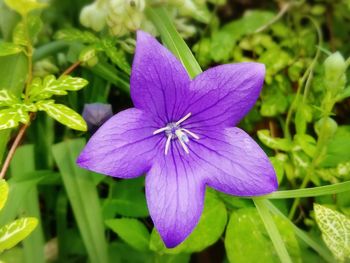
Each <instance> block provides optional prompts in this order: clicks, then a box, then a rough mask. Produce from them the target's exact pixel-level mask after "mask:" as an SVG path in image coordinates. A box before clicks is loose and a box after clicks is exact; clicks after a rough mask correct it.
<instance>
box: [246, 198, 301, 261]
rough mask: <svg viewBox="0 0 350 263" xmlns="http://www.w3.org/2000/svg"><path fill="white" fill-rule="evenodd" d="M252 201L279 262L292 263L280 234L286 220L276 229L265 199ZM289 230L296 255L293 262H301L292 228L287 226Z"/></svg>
mask: <svg viewBox="0 0 350 263" xmlns="http://www.w3.org/2000/svg"><path fill="white" fill-rule="evenodd" d="M253 201H254V204H255V206H256V209H257V211H258V213H259V215H260V218H261V220H262V222H263V223H264V226H265V229H266V231H267V233H268V235H269V237H270V239H271V241H272V244H273V246H274V248H275V251H276V252H277V255H278V257H279V259H280V260H281V262H286V263H287V262H290V263H292V260H291V257H290V255H289V253H288V251H287V248H286V243H287V240H283V239H282V236H281V233H282V231H283V230H287V228H286V227H288V224H286V222H284V223H285V226H284V227H283V228H281V229H278V228H277V225H276V223H275V221H274V220H273V218H272V216H271V214H270V211H269V210H268V208H267V206H266V200H254V199H253ZM289 232H290V234H291V237H293V239H294V240H293V241H295V243H294V242H293V243H294V244H293V246H291V247H292V248H293V250H296V251H297V253H296V254H297V255H296V258H295V259H294V262H301V259H300V251H299V246H298V242H297V241H296V239H295V236H294V233H293V229H291V228H289ZM290 250H291V249H290ZM294 254H295V253H294Z"/></svg>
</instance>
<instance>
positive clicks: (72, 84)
mask: <svg viewBox="0 0 350 263" xmlns="http://www.w3.org/2000/svg"><path fill="white" fill-rule="evenodd" d="M87 84H88V81H87V80H85V79H82V78H75V77H71V76H63V77H61V78H59V79H56V77H55V76H53V75H48V76H46V77H45V78H44V80H41V79H40V78H35V79H34V80H33V81H32V84H31V87H30V97H31V100H36V101H37V100H44V99H48V98H50V97H52V96H53V95H66V94H67V90H70V91H76V90H79V89H81V88H83V87H85V86H86V85H87Z"/></svg>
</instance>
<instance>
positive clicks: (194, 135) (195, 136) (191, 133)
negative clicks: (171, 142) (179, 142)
mask: <svg viewBox="0 0 350 263" xmlns="http://www.w3.org/2000/svg"><path fill="white" fill-rule="evenodd" d="M181 130H182V131H184V132H186V133H188V134H189V135H191V136H192V137H193V138H195V139H197V140H199V136H198V135H197V134H195V133H193V132H191V131H189V130H187V129H185V128H181Z"/></svg>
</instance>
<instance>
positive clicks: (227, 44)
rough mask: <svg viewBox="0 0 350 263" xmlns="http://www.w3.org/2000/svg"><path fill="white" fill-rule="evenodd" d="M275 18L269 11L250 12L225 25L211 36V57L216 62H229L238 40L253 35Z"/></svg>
mask: <svg viewBox="0 0 350 263" xmlns="http://www.w3.org/2000/svg"><path fill="white" fill-rule="evenodd" d="M273 17H274V14H273V13H272V12H269V11H255V10H254V11H248V12H246V13H245V14H244V15H243V17H242V18H240V19H238V20H236V21H232V22H230V23H228V24H226V25H224V26H223V27H222V28H221V29H220V30H219V31H216V32H214V33H213V35H212V36H211V50H210V54H211V57H212V58H213V60H214V61H215V62H222V61H227V60H229V58H230V56H231V53H232V50H233V48H234V46H235V43H236V42H237V40H239V39H240V38H242V37H243V36H244V35H248V34H252V33H254V31H255V30H257V29H258V28H259V27H260V26H261V25H263V24H265V23H267V22H268V21H270V20H271V19H272V18H273Z"/></svg>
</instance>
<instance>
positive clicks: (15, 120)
mask: <svg viewBox="0 0 350 263" xmlns="http://www.w3.org/2000/svg"><path fill="white" fill-rule="evenodd" d="M19 122H22V123H28V122H29V115H28V112H26V111H25V110H24V109H23V108H22V107H20V105H19V107H18V108H16V107H12V108H8V109H3V110H0V130H4V129H10V128H14V127H16V126H18V124H19Z"/></svg>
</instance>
